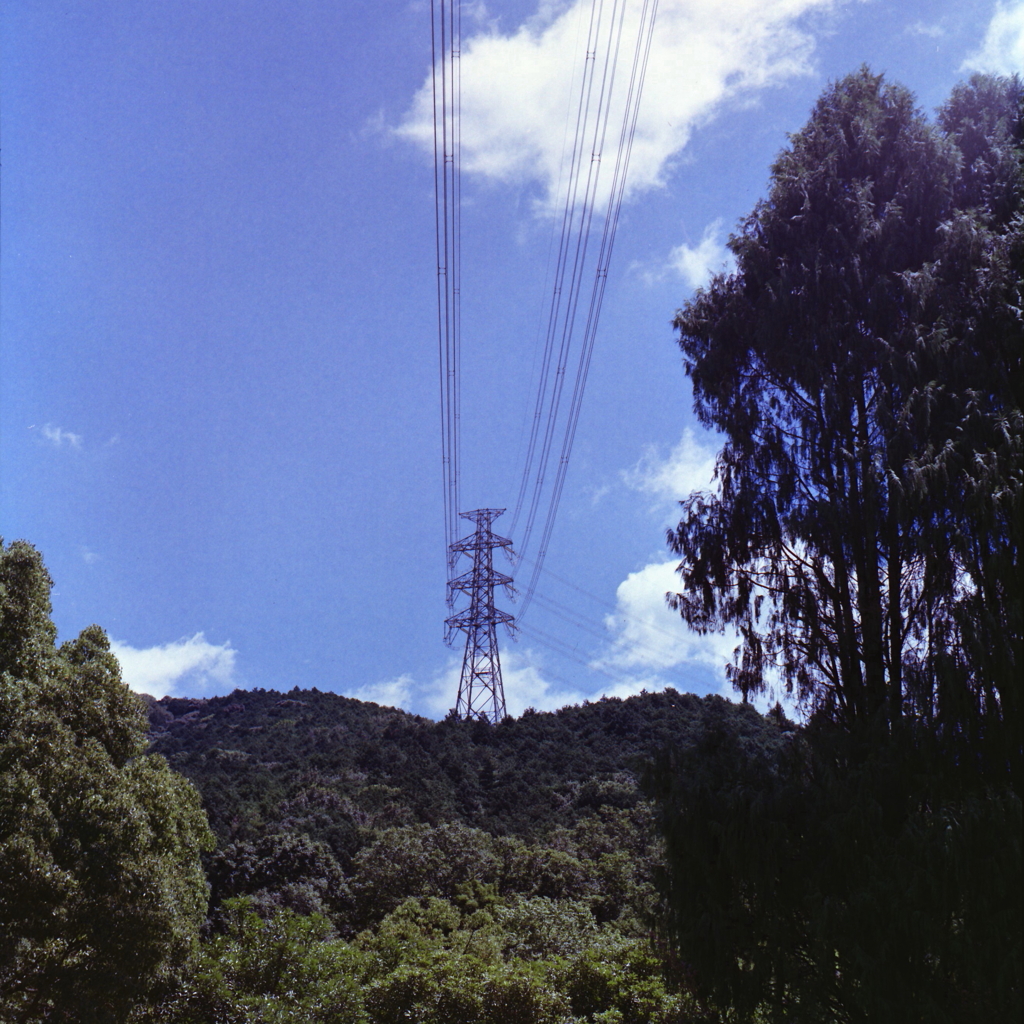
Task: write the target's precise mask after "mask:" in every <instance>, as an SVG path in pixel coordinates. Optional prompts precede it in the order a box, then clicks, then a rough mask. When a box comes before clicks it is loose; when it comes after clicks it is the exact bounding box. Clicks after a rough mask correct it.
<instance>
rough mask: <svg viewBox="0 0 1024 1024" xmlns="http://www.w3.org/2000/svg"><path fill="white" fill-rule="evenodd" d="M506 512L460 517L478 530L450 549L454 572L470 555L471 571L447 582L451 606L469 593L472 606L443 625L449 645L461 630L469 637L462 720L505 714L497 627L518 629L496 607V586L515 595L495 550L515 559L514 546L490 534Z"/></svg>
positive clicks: (478, 512) (461, 680) (457, 710)
mask: <svg viewBox="0 0 1024 1024" xmlns="http://www.w3.org/2000/svg"><path fill="white" fill-rule="evenodd" d="M504 511H505V510H504V509H503V508H478V509H476V511H474V512H463V513H461V516H462V518H463V519H468V520H470V521H471V522H474V523H476V530H475V531H474V532H473V533H472V534H470V536H468V537H464V538H463V539H462V540H457V541H455V542H454V543H453V544H452V545H451V547H450V549H449V552H450V558H449V565H450V566H451V569H452V571H454V569H455V566H456V565H457V564H458V560H459V557H460V556H461V555H469V556H471V557H472V559H473V566H472V568H471V569H470V570H469V571H468V572H464V573H462V574H461V575H460V576H455V577H453V578H452V579H450V580H449V581H448V601H449V606H450V607H451V606H453V605H454V601H455V597H456V595H457V594H460V593H462V594H468V595H469V607H468V608H466V609H464V610H463V611H461V612H457V613H456V614H454V615H452V616H450V617H449V618H448V619H447V620H446V621H445V625H446V626H447V632H446V635H445V641H446V642H447V643H449V644H451V643H452V642H453V640H454V636H455V632H456V631H457V630H461V631H462V632H464V633H465V634H466V648H465V653H464V654H463V656H462V675H461V676H460V678H459V696H458V700H457V701H456V704H455V714H456V716H457V717H459V718H483V719H485V720H486V721H488V722H491V723H494V724H497V723H498V722H500V721H501V720H502V719H503V718H504V717H505V714H506V712H505V688H504V686H503V684H502V681H501V660H500V658H499V656H498V634H497V627H498V624H499V623H500V624H501V625H503V626H505V628H506V629H507V630H508V631H509V634H510V635H511V634H512V633H513V631H514V629H515V618H514V617H513V616H511V615H510V614H509V613H508V612H503V611H500V610H499V609H497V608H495V607H494V588H495V587H498V586H500V587H504V588H505V591H506V593H507V594H509V595H510V596H511V594H512V592H513V588H512V582H513V580H512V577H511V576H507V575H506V574H505V573H502V572H498V571H497V570H496V569H495V568H494V549H495V548H503V549H504V550H505V553H506V554H507V555H508V556H509V558H511V557H512V541H510V540H508V539H507V538H506V537H499V536H498V535H497V534H495V533H492V532H491V523H493V522H494V520H495V519H497V518H498V516H500V515H501V514H502V512H504Z"/></svg>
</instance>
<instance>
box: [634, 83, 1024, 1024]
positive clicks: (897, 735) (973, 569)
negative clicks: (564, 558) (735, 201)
mask: <svg viewBox="0 0 1024 1024" xmlns="http://www.w3.org/2000/svg"><path fill="white" fill-rule="evenodd" d="M1022 94H1024V90H1022V86H1021V82H1020V80H1019V79H1016V78H1011V79H1006V78H991V77H984V76H977V77H975V78H973V79H972V80H971V81H969V82H967V83H964V84H962V85H960V86H958V87H957V89H955V90H954V92H953V94H952V96H951V98H950V100H949V101H948V102H947V104H946V105H945V106H944V107H943V108H942V110H941V111H940V112H939V116H938V123H937V124H935V125H933V124H930V123H929V122H928V120H927V119H926V118H925V117H924V116H923V114H922V113H921V112H920V111H919V110H918V109H917V107H916V105H915V102H914V99H913V97H912V95H911V94H910V93H909V92H908V91H907V90H906V89H903V88H902V87H900V86H898V85H891V84H889V83H886V82H885V81H884V79H883V77H882V76H879V75H874V74H872V73H871V72H870V71H868V70H867V69H862V70H861V71H859V72H858V73H855V74H853V75H850V76H849V77H847V78H845V79H843V80H842V81H840V82H837V83H835V84H833V85H832V86H830V87H829V88H828V89H827V90H826V91H825V93H824V94H823V95H822V97H821V99H820V100H819V101H818V103H817V105H816V106H815V108H814V110H813V112H812V115H811V117H810V120H809V121H808V123H807V125H806V126H805V127H804V128H803V129H802V130H801V131H800V132H798V133H796V134H795V135H794V136H792V138H791V141H790V145H789V146H788V147H787V149H786V150H785V151H784V152H783V153H782V154H781V155H780V157H779V158H778V159H777V161H776V162H775V164H774V165H773V167H772V177H771V185H770V189H769V193H768V196H767V198H766V199H764V200H763V201H761V202H759V203H758V204H757V206H756V207H755V209H754V211H753V212H752V213H751V215H750V216H749V217H748V218H747V219H746V220H745V221H744V222H743V224H742V225H741V228H740V230H739V232H738V233H737V234H736V235H735V236H734V237H733V238H732V239H731V240H730V248H731V249H732V251H733V253H734V254H735V256H736V264H737V266H736V272H735V273H733V274H730V275H722V276H719V277H717V278H716V279H714V280H713V281H712V282H711V284H710V285H709V286H708V287H707V288H705V289H702V290H701V291H699V292H698V293H697V294H696V296H695V297H694V298H693V299H692V300H691V301H690V302H689V303H688V304H687V305H686V306H685V307H684V308H683V309H682V310H680V311H679V313H678V314H677V316H676V318H675V321H674V323H675V326H676V328H677V329H678V331H679V335H680V346H681V348H682V351H683V354H684V360H685V366H686V370H687V372H688V374H689V376H690V378H691V380H692V383H693V394H694V402H695V407H696V411H697V413H698V416H699V417H700V418H701V420H702V422H703V423H704V424H705V425H706V426H708V427H711V428H713V429H715V430H717V431H719V432H721V434H722V435H723V439H724V446H723V448H722V450H721V452H720V454H719V456H718V461H717V489H716V490H715V491H713V492H704V493H696V494H693V495H691V496H690V497H689V498H688V499H687V500H686V501H684V502H683V509H684V515H683V519H682V521H681V522H680V524H679V526H678V527H677V528H676V529H675V530H673V531H671V532H670V535H669V542H670V545H671V547H672V550H673V551H674V552H675V553H676V554H677V555H679V557H680V560H681V561H680V566H679V569H680V574H681V587H680V592H679V593H678V594H676V595H673V596H671V598H670V601H671V603H672V604H673V606H674V607H675V608H676V609H677V610H678V611H679V612H680V613H681V615H682V617H683V618H684V619H685V620H686V621H687V623H688V624H689V625H690V626H691V627H694V628H696V629H698V630H703V631H709V630H710V631H713V630H720V629H726V628H730V629H736V630H737V631H738V633H739V636H740V644H739V646H738V648H737V655H736V658H735V660H734V662H733V664H732V665H731V666H730V669H729V671H730V674H731V678H732V680H733V682H734V684H735V686H736V688H737V689H738V690H739V691H740V692H741V693H742V694H743V696H744V698H746V697H748V696H750V695H753V694H757V693H759V692H763V691H765V690H766V689H768V688H769V687H770V686H772V685H775V686H780V687H783V688H785V689H787V690H789V691H790V692H792V693H794V694H795V695H796V697H797V698H798V699H799V700H800V701H802V702H803V704H804V706H805V708H806V709H807V710H808V711H809V712H810V720H809V724H808V726H807V728H806V729H804V730H800V731H798V732H795V733H793V735H792V737H791V739H790V741H789V742H788V743H785V744H783V745H782V746H781V747H779V748H777V749H768V748H765V749H759V750H750V749H744V748H743V747H742V746H741V745H740V744H739V743H738V741H737V737H736V735H735V730H734V729H733V728H732V726H731V723H729V722H727V721H725V720H723V722H722V723H721V727H720V728H719V729H717V730H715V729H711V730H708V731H707V732H706V733H705V734H704V736H702V737H701V738H700V739H699V740H698V742H697V743H695V744H691V745H689V746H685V745H684V746H681V747H680V749H679V750H678V751H677V752H676V753H675V754H674V755H672V756H670V757H666V758H664V759H663V760H662V762H661V764H660V766H659V768H658V769H657V770H656V771H655V772H654V773H653V774H652V780H651V785H652V789H653V790H654V791H655V792H657V793H658V794H660V796H661V798H662V801H663V808H664V828H665V832H666V837H667V840H668V865H669V868H668V873H667V877H668V884H669V891H670V906H671V908H672V922H671V923H672V931H673V934H674V936H675V939H676V942H677V943H678V945H679V948H680V952H681V954H682V955H683V956H684V957H685V958H686V959H687V960H688V961H689V962H690V963H691V964H692V966H693V968H694V970H695V973H696V975H697V977H698V978H699V979H700V983H701V985H702V986H703V988H704V991H706V992H708V993H710V994H711V995H712V996H713V997H714V998H715V999H717V1000H718V1001H720V1002H721V1003H723V1004H724V1005H731V1006H733V1007H734V1008H735V1009H736V1010H737V1012H739V1013H741V1014H744V1013H746V1014H749V1013H753V1012H754V1009H755V1007H757V1006H758V1005H762V1004H763V1005H767V1006H768V1007H770V1008H771V1012H772V1013H773V1014H775V1015H776V1017H777V1019H779V1020H783V1019H784V1020H786V1021H803V1020H806V1021H820V1020H835V1021H850V1022H853V1021H877V1020H901V1021H903V1020H906V1021H910V1020H921V1021H924V1020H927V1021H950V1022H952V1021H979V1022H980V1021H987V1020H995V1019H1011V1018H1012V1017H1014V1016H1016V1015H1017V1014H1019V1011H1020V984H1021V928H1020V922H1019V918H1018V915H1017V910H1018V908H1019V904H1020V896H1021V872H1020V855H1021V845H1020V838H1021V834H1020V825H1021V803H1020V794H1021V781H1022V779H1021V763H1022V762H1021V747H1022V743H1021V703H1020V691H1021V686H1022V678H1024V664H1022V637H1024V629H1022V614H1024V601H1022V576H1021V566H1020V547H1021V528H1022V523H1024V502H1022V494H1024V461H1022V435H1024V430H1022V426H1024V424H1022V412H1021V410H1022V394H1021V391H1022V366H1021V358H1022V354H1024V323H1022V313H1021V310H1022V308H1024V301H1022V299H1024V285H1022V276H1024V275H1022V268H1024V209H1022V204H1021V200H1022V194H1024V177H1022V170H1021V167H1022V165H1021V152H1022V151H1021V144H1022V106H1021V104H1022Z"/></svg>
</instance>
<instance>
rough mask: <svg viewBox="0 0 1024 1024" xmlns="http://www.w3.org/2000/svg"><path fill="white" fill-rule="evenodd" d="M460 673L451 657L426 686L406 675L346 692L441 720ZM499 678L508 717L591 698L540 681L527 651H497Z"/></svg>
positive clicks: (538, 669) (506, 648) (540, 675)
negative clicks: (499, 655)
mask: <svg viewBox="0 0 1024 1024" xmlns="http://www.w3.org/2000/svg"><path fill="white" fill-rule="evenodd" d="M461 673H462V654H461V651H460V652H459V653H458V654H455V653H453V654H452V655H451V657H449V659H448V661H447V663H446V664H445V666H444V668H443V669H441V670H440V671H439V672H437V673H435V675H434V677H433V678H432V679H430V680H429V681H426V682H422V683H420V682H417V681H416V679H415V678H414V677H413V676H412V675H411V674H409V673H404V674H403V675H400V676H398V677H396V678H395V679H389V680H384V681H383V682H379V683H369V684H367V685H366V686H360V687H357V688H355V689H352V690H348V691H346V696H349V697H354V698H356V700H365V701H371V702H373V703H374V704H381V705H383V706H386V707H395V708H403V709H404V710H406V711H410V712H413V713H414V714H420V715H425V716H427V717H428V718H435V719H437V718H444V716H445V715H447V714H448V712H449V710H450V709H451V708H453V707H455V704H456V701H457V699H458V694H459V677H460V675H461ZM501 676H502V683H503V686H504V690H505V702H506V706H507V710H508V713H509V714H510V715H512V716H515V717H518V716H519V715H521V714H522V713H523V711H525V710H526V708H534V709H535V710H537V711H555V710H557V709H558V708H562V707H565V706H566V705H567V704H579V703H580V702H581V701H583V700H586V699H587V698H588V697H591V696H593V694H588V693H584V692H582V691H579V690H576V689H574V688H572V687H571V686H568V687H567V686H565V685H561V684H559V683H556V682H552V681H550V680H548V679H545V678H544V670H543V668H542V666H541V664H540V663H539V659H538V658H537V656H536V655H535V653H534V652H533V651H531V650H529V649H525V650H516V649H513V648H511V647H509V646H507V645H502V648H501Z"/></svg>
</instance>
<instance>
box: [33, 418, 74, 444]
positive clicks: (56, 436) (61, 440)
mask: <svg viewBox="0 0 1024 1024" xmlns="http://www.w3.org/2000/svg"><path fill="white" fill-rule="evenodd" d="M39 433H40V434H42V437H43V440H44V441H46V442H48V443H49V444H52V445H53V447H54V448H63V447H64V446H65V445H67V446H68V447H69V448H81V447H82V435H81V434H73V433H72V432H71V431H70V430H61V428H60V427H55V426H54V425H53V424H52V423H47V424H46V425H45V426H43V427H42V428H41V429H40V431H39Z"/></svg>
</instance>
